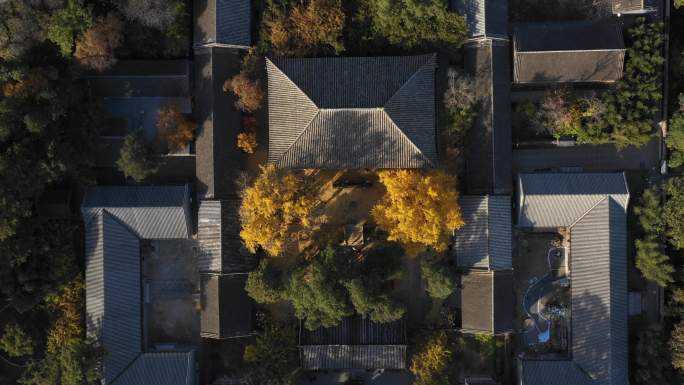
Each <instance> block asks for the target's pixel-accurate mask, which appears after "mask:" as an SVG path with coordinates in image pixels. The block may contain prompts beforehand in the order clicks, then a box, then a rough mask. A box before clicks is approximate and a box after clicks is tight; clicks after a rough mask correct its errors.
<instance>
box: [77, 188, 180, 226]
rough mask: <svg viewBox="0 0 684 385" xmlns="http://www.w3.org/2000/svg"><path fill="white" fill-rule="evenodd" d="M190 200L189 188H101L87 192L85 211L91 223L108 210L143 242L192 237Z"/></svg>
mask: <svg viewBox="0 0 684 385" xmlns="http://www.w3.org/2000/svg"><path fill="white" fill-rule="evenodd" d="M189 199H190V196H189V191H188V186H97V187H91V188H88V189H87V190H86V193H85V197H84V198H83V204H82V205H81V212H82V214H83V218H84V221H85V222H89V221H90V220H91V219H92V218H94V217H95V216H96V215H98V214H99V213H101V212H102V211H106V212H108V213H109V214H111V215H112V216H113V217H115V218H117V219H118V220H119V221H120V222H121V223H123V224H124V225H125V226H126V227H127V228H128V229H129V230H130V231H132V232H133V233H134V234H135V235H136V236H137V237H138V238H141V239H178V238H188V237H190V235H191V234H192V227H191V223H192V222H191V219H190V207H189Z"/></svg>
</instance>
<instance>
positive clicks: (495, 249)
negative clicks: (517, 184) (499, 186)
mask: <svg viewBox="0 0 684 385" xmlns="http://www.w3.org/2000/svg"><path fill="white" fill-rule="evenodd" d="M459 204H460V206H461V213H462V215H463V220H464V222H465V225H463V227H461V228H460V229H458V230H457V231H456V233H455V234H454V249H453V250H454V254H455V255H456V263H457V264H458V266H459V267H462V268H467V269H468V268H480V269H492V270H498V269H510V268H512V257H511V256H512V250H511V244H512V240H511V227H512V226H513V224H512V222H511V197H510V196H508V195H490V196H484V195H479V196H477V195H463V196H461V198H460V199H459Z"/></svg>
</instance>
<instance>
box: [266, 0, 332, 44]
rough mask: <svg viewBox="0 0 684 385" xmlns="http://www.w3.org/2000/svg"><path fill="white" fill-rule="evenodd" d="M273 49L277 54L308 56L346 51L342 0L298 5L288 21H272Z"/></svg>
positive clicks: (315, 1) (309, 2)
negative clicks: (343, 34) (343, 39)
mask: <svg viewBox="0 0 684 385" xmlns="http://www.w3.org/2000/svg"><path fill="white" fill-rule="evenodd" d="M270 27H271V36H270V38H271V48H272V49H273V52H274V53H275V54H277V55H286V56H290V55H291V56H308V55H316V54H319V53H323V52H325V51H332V53H339V52H342V51H344V45H343V43H342V29H343V28H344V11H343V10H342V3H341V1H339V0H311V1H308V2H307V3H306V4H303V3H301V4H298V5H296V6H295V7H294V8H293V9H292V12H290V15H289V16H288V17H287V18H286V19H285V20H280V19H276V20H272V21H271V22H270Z"/></svg>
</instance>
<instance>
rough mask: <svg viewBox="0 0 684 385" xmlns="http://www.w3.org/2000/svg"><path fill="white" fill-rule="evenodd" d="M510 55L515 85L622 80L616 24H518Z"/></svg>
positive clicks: (619, 34)
mask: <svg viewBox="0 0 684 385" xmlns="http://www.w3.org/2000/svg"><path fill="white" fill-rule="evenodd" d="M513 52H514V66H513V67H514V68H513V78H514V79H513V80H514V81H515V82H516V83H565V82H611V81H616V80H618V79H620V78H621V77H622V71H623V65H624V58H625V45H624V41H623V37H622V29H621V27H620V26H619V25H617V24H606V23H597V22H587V21H577V22H545V23H520V24H516V25H515V27H514V28H513Z"/></svg>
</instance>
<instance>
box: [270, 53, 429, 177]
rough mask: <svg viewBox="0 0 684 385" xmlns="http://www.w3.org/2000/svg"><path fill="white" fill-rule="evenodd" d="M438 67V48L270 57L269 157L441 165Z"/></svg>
mask: <svg viewBox="0 0 684 385" xmlns="http://www.w3.org/2000/svg"><path fill="white" fill-rule="evenodd" d="M435 68H436V58H435V55H422V56H404V57H346V58H342V57H335V58H313V59H283V58H279V59H270V60H267V61H266V69H267V72H268V110H269V111H268V115H269V154H268V158H269V161H270V162H273V163H276V164H277V165H278V166H279V167H283V168H323V169H342V168H424V167H431V166H434V165H435V164H436V162H437V150H436V144H435V98H434V75H435V74H434V73H435Z"/></svg>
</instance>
